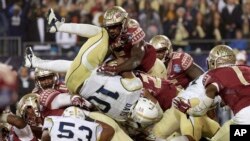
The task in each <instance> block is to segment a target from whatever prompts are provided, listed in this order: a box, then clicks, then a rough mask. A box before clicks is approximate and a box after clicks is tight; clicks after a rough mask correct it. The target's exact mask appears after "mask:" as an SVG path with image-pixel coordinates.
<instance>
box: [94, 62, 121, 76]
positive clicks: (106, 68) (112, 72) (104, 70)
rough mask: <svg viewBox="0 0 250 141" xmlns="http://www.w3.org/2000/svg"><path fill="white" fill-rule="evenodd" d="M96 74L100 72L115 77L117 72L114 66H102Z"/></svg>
mask: <svg viewBox="0 0 250 141" xmlns="http://www.w3.org/2000/svg"><path fill="white" fill-rule="evenodd" d="M97 72H101V73H105V74H108V75H112V76H114V75H117V74H118V71H117V67H116V66H109V65H106V64H104V65H102V66H100V67H99V68H98V69H97Z"/></svg>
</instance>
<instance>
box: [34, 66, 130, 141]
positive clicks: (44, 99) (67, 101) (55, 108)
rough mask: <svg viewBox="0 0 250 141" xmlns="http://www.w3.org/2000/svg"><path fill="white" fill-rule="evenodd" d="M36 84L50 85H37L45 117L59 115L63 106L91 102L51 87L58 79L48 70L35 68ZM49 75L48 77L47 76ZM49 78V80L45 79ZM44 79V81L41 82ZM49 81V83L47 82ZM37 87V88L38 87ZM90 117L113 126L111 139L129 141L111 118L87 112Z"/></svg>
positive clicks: (88, 105)
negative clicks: (113, 132) (113, 131)
mask: <svg viewBox="0 0 250 141" xmlns="http://www.w3.org/2000/svg"><path fill="white" fill-rule="evenodd" d="M35 74H36V75H37V76H36V78H37V79H36V81H39V82H36V84H46V85H45V86H50V87H44V85H39V87H42V88H40V89H41V90H43V91H41V92H40V93H39V95H40V100H39V101H40V108H41V114H42V116H43V117H44V118H45V117H47V116H61V115H62V113H63V112H64V110H65V108H67V107H68V106H71V105H75V106H80V107H83V108H90V107H91V106H92V104H90V103H89V102H88V101H86V100H84V99H83V98H81V97H80V96H78V95H70V94H69V93H65V88H64V87H62V88H63V89H60V87H54V89H53V87H51V86H57V85H56V84H57V83H55V82H56V81H54V80H58V78H55V76H58V75H56V74H55V73H54V72H51V71H48V70H41V69H36V73H35ZM48 76H49V77H48ZM47 79H51V80H47ZM43 81H45V82H46V83H45V82H43ZM49 82H50V83H49ZM39 87H38V88H39ZM88 116H90V117H91V118H93V119H95V120H98V121H102V122H104V123H106V124H108V125H110V126H112V127H113V129H114V130H115V134H114V136H113V138H112V140H114V141H116V140H120V141H130V140H131V139H130V137H128V136H127V135H126V134H125V133H124V131H123V130H122V129H121V128H120V127H119V125H118V124H117V123H116V122H115V121H114V120H112V119H111V118H109V117H107V116H105V115H103V114H101V113H98V112H89V115H88Z"/></svg>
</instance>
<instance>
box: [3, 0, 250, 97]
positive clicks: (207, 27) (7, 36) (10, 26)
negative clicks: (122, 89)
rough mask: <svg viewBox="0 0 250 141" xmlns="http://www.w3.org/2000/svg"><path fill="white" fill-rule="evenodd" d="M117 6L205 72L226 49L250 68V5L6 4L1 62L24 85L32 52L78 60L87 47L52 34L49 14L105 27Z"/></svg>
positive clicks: (35, 0) (57, 0)
mask: <svg viewBox="0 0 250 141" xmlns="http://www.w3.org/2000/svg"><path fill="white" fill-rule="evenodd" d="M114 5H120V6H122V7H123V8H124V9H126V11H128V13H129V16H130V17H132V18H134V19H136V20H138V21H139V23H140V25H141V27H142V28H143V30H144V31H145V32H146V38H145V40H146V41H149V40H150V38H151V37H153V36H154V35H157V34H164V35H166V36H168V37H169V38H170V39H171V40H172V42H173V48H174V50H178V51H185V52H187V53H190V54H191V55H192V56H193V57H194V60H195V62H196V63H197V64H199V65H200V66H201V67H203V69H204V70H206V69H207V68H206V57H207V54H208V52H209V50H210V49H211V48H212V47H213V46H214V45H216V44H221V43H223V44H227V45H230V46H231V47H232V48H235V49H236V52H240V55H238V59H241V60H244V61H246V62H249V59H247V58H250V56H249V53H248V52H249V50H250V48H249V45H250V42H249V41H250V40H249V36H250V0H1V1H0V10H1V12H0V61H1V62H5V63H9V64H10V65H13V67H14V68H15V69H17V70H19V77H20V79H21V78H22V77H30V78H31V79H32V78H33V77H34V76H33V73H32V72H33V71H32V70H25V69H24V68H21V65H22V62H23V52H24V49H25V48H26V47H27V46H32V47H33V49H34V51H35V52H36V54H37V55H38V56H39V57H41V58H46V59H56V58H60V59H72V58H74V56H75V55H76V53H77V51H78V50H79V48H80V47H81V45H82V44H83V43H84V42H85V41H86V39H85V38H82V37H78V36H76V35H71V34H68V33H56V34H49V33H47V32H46V13H47V11H48V9H49V8H53V9H54V10H55V12H56V14H57V16H58V17H59V18H60V17H64V18H65V22H72V23H88V24H94V25H98V26H101V21H102V18H101V15H102V14H103V12H104V11H105V10H106V9H107V8H109V7H112V6H114ZM23 69H24V71H23ZM61 75H62V78H63V74H61ZM22 82H23V81H22ZM30 83H32V81H31V82H30ZM23 87H24V88H26V89H27V91H28V89H31V88H27V86H26V87H25V86H24V85H23ZM22 95H23V94H21V95H20V97H21V96H22Z"/></svg>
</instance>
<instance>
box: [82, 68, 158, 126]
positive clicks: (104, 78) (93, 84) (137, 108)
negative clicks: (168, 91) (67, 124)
mask: <svg viewBox="0 0 250 141" xmlns="http://www.w3.org/2000/svg"><path fill="white" fill-rule="evenodd" d="M122 75H123V76H118V75H117V76H110V75H105V74H100V73H98V72H97V71H93V72H92V74H91V76H90V77H89V78H88V79H87V80H86V82H85V83H84V86H83V87H82V89H81V90H80V95H81V96H82V97H84V98H86V99H87V100H88V101H90V102H91V103H93V104H94V105H95V106H97V107H98V108H99V109H100V110H101V111H102V112H103V113H105V114H107V115H109V116H110V117H112V118H113V119H115V120H116V121H126V120H128V118H131V119H133V120H134V121H135V122H137V123H141V124H147V123H144V120H142V119H143V117H146V116H147V117H148V122H149V124H150V123H152V122H154V121H157V120H159V118H160V117H161V115H162V109H161V108H160V106H159V104H158V102H157V101H156V102H155V103H153V102H152V100H150V99H149V98H143V97H141V95H142V94H143V85H142V82H141V80H140V79H139V78H137V77H136V76H135V75H134V74H133V73H132V72H123V73H122ZM142 105H143V106H142ZM147 110H149V111H150V112H151V113H152V115H150V114H151V113H150V112H147ZM130 114H131V115H130ZM148 114H149V115H148Z"/></svg>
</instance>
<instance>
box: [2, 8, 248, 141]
mask: <svg viewBox="0 0 250 141" xmlns="http://www.w3.org/2000/svg"><path fill="white" fill-rule="evenodd" d="M47 18H48V25H49V32H51V33H55V32H67V33H72V34H77V35H79V36H83V37H87V38H88V40H87V41H86V42H85V43H84V44H83V46H82V47H81V49H80V51H79V52H78V54H77V56H76V57H75V59H74V60H72V61H69V60H44V59H41V58H39V57H37V56H36V55H35V54H34V53H33V51H32V49H31V48H27V50H26V55H25V64H24V65H25V66H26V67H32V68H36V70H35V81H36V88H35V89H34V90H33V91H32V92H31V93H30V94H27V95H25V96H24V97H22V99H21V100H20V101H19V102H18V104H17V112H16V113H17V114H16V115H14V114H12V113H11V112H9V110H8V108H6V107H8V105H9V104H10V103H13V102H15V99H16V91H15V87H16V81H15V79H16V74H15V72H13V71H12V70H11V68H10V67H8V66H6V65H4V64H1V65H0V67H1V69H0V72H1V73H0V90H1V91H0V104H1V105H0V108H1V109H0V112H1V113H0V122H1V123H2V126H1V138H0V139H1V140H4V141H5V140H10V138H12V140H14V141H31V140H32V141H33V140H34V141H36V140H42V141H50V140H63V141H68V140H69V141H70V140H78V141H87V140H88V141H96V140H100V141H109V140H112V141H132V140H136V141H137V140H138V141H143V140H149V141H198V140H200V139H201V138H202V137H204V138H208V139H211V140H213V141H227V140H229V125H230V124H250V123H249V122H250V119H249V116H248V115H250V110H248V109H249V105H250V95H249V92H250V71H249V69H250V68H249V67H248V66H238V65H235V61H236V58H235V54H234V52H233V50H232V49H231V48H230V47H229V46H226V45H217V46H215V47H214V48H213V49H212V50H211V51H210V53H209V56H208V58H207V64H208V71H207V72H204V71H203V70H202V69H201V68H200V67H199V66H198V65H197V64H195V63H194V61H193V58H192V57H191V56H190V55H189V54H187V53H184V52H174V51H173V48H172V45H171V41H170V40H169V39H168V38H167V37H166V36H164V35H157V36H155V37H153V38H152V39H151V40H150V41H149V42H146V41H145V40H144V37H145V33H144V31H143V30H142V29H141V28H140V25H139V24H138V22H137V21H136V20H134V19H130V18H129V17H128V13H127V12H126V11H125V10H124V9H123V8H121V7H118V6H114V7H113V8H111V9H108V10H107V11H106V12H105V14H104V16H103V27H97V26H94V25H89V24H75V23H64V22H62V21H60V20H58V19H57V18H56V16H55V14H54V12H53V10H52V9H51V10H50V11H49V13H48V17H47ZM59 72H63V73H66V78H65V84H62V83H60V82H59V78H58V73H59ZM222 101H223V103H224V104H225V105H228V106H229V107H230V108H231V109H232V111H233V112H234V117H233V118H232V119H231V120H230V121H228V122H227V123H226V124H225V125H223V126H222V127H220V126H219V124H218V122H216V118H215V115H214V108H215V107H216V106H217V105H218V103H221V102H222ZM7 125H8V126H11V128H7Z"/></svg>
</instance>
